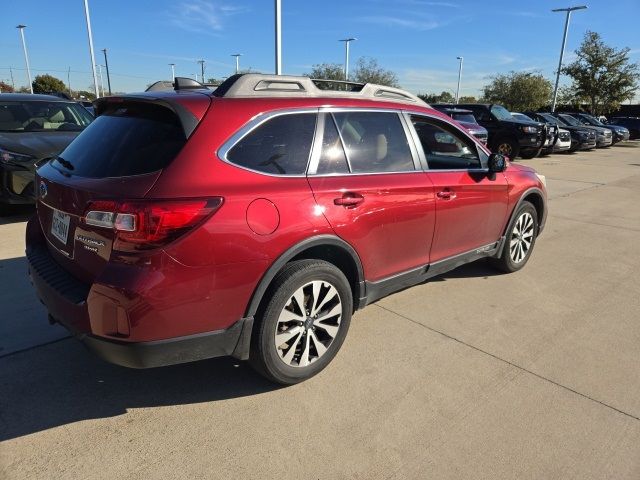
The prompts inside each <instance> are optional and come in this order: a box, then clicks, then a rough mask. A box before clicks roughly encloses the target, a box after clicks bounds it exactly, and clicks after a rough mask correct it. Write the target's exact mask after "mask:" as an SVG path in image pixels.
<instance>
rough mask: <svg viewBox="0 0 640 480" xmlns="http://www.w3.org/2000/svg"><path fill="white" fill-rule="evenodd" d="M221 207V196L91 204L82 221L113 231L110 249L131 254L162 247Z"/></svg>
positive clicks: (100, 201) (96, 202) (95, 202)
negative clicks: (113, 237) (113, 238)
mask: <svg viewBox="0 0 640 480" xmlns="http://www.w3.org/2000/svg"><path fill="white" fill-rule="evenodd" d="M221 205H222V198H221V197H213V198H207V199H192V200H131V201H123V202H115V201H110V200H98V201H93V202H90V203H89V205H88V206H87V209H86V211H85V214H84V217H83V221H84V223H86V224H87V225H93V226H95V227H102V228H109V229H112V230H114V231H115V233H116V237H115V240H114V242H113V249H114V250H118V251H121V252H134V251H138V250H148V249H151V248H157V247H162V246H164V245H166V244H168V243H169V242H172V241H173V240H175V239H176V238H178V237H180V236H181V235H184V234H185V233H187V232H188V231H190V230H191V229H192V228H194V227H195V226H197V225H199V224H200V223H201V222H202V221H203V220H205V219H206V218H207V217H209V216H210V215H212V214H213V213H214V212H215V211H216V210H217V209H218V208H220V206H221Z"/></svg>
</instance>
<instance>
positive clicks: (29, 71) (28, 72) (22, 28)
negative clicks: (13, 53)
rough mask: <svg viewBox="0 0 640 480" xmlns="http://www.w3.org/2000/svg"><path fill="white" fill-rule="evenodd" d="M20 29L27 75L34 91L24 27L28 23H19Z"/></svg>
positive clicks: (30, 86)
mask: <svg viewBox="0 0 640 480" xmlns="http://www.w3.org/2000/svg"><path fill="white" fill-rule="evenodd" d="M16 28H17V29H18V30H20V37H21V38H22V51H23V52H24V63H25V64H26V65H27V76H28V77H29V90H31V93H33V83H32V81H31V68H29V55H27V44H26V43H25V41H24V29H25V28H27V26H26V25H22V24H21V25H18V26H17V27H16Z"/></svg>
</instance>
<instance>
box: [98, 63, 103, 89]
mask: <svg viewBox="0 0 640 480" xmlns="http://www.w3.org/2000/svg"><path fill="white" fill-rule="evenodd" d="M98 72H100V73H99V75H100V95H101V96H103V97H104V78H102V65H100V64H98Z"/></svg>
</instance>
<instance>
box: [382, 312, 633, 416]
mask: <svg viewBox="0 0 640 480" xmlns="http://www.w3.org/2000/svg"><path fill="white" fill-rule="evenodd" d="M373 305H374V306H376V307H378V308H381V309H382V310H385V311H387V312H389V313H392V314H394V315H397V316H398V317H400V318H403V319H405V320H408V321H409V322H411V323H414V324H416V325H418V326H420V327H423V328H426V329H427V330H430V331H432V332H434V333H437V334H439V335H441V336H443V337H445V338H448V339H449V340H454V341H455V342H458V343H460V344H461V345H464V346H465V347H468V348H471V349H473V350H475V351H477V352H480V353H482V354H484V355H488V356H490V357H492V358H494V359H496V360H499V361H500V362H502V363H506V364H507V365H509V366H511V367H514V368H517V369H518V370H521V371H523V372H525V373H528V374H529V375H533V376H534V377H536V378H538V379H540V380H543V381H545V382H548V383H551V384H552V385H555V386H557V387H560V388H562V389H564V390H567V391H568V392H571V393H573V394H575V395H579V396H581V397H583V398H586V399H587V400H590V401H591V402H594V403H598V404H600V405H602V406H603V407H606V408H608V409H610V410H613V411H614V412H617V413H620V414H622V415H625V416H627V417H629V418H633V419H634V420H638V421H640V417H637V416H635V415H633V414H631V413H628V412H625V411H623V410H620V409H619V408H616V407H614V406H611V405H609V404H607V403H605V402H602V401H600V400H598V399H595V398H593V397H590V396H589V395H587V394H585V393H581V392H578V391H577V390H574V389H573V388H571V387H568V386H566V385H563V384H561V383H558V382H556V381H555V380H551V379H550V378H547V377H545V376H543V375H540V374H539V373H535V372H533V371H531V370H529V369H527V368H525V367H522V366H520V365H518V364H516V363H513V362H511V361H509V360H507V359H505V358H502V357H500V356H498V355H496V354H494V353H491V352H487V351H486V350H483V349H482V348H480V347H476V346H475V345H472V344H470V343H467V342H465V341H464V340H460V339H459V338H456V337H454V336H452V335H449V334H448V333H445V332H443V331H441V330H438V329H436V328H433V327H430V326H428V325H425V324H424V323H420V322H418V321H417V320H414V319H412V318H411V317H407V316H406V315H403V314H401V313H398V312H396V311H394V310H391V309H389V308H387V307H384V306H382V305H380V304H378V303H374V304H373Z"/></svg>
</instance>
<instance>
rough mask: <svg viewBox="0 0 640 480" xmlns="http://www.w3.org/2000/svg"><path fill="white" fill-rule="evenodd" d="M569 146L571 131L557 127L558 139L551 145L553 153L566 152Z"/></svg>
mask: <svg viewBox="0 0 640 480" xmlns="http://www.w3.org/2000/svg"><path fill="white" fill-rule="evenodd" d="M570 148H571V132H570V131H569V130H565V129H564V128H558V140H557V141H556V144H555V145H554V146H553V153H558V152H568V151H569V149H570Z"/></svg>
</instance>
